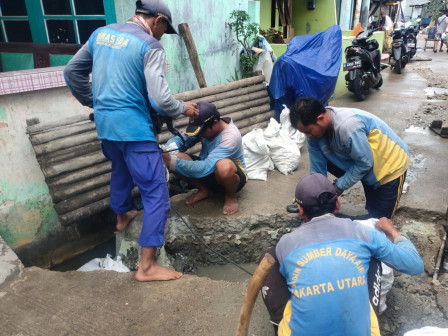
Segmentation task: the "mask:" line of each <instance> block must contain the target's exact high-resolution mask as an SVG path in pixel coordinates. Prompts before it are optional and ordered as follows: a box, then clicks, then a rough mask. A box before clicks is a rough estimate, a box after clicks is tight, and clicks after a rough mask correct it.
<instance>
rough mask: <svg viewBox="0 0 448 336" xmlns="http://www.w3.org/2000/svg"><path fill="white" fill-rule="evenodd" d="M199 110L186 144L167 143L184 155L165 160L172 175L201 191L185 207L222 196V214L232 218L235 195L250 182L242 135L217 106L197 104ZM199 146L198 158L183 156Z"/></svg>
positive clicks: (165, 156) (176, 139) (175, 140)
mask: <svg viewBox="0 0 448 336" xmlns="http://www.w3.org/2000/svg"><path fill="white" fill-rule="evenodd" d="M198 109H199V116H198V117H197V118H196V119H195V120H194V121H190V123H189V124H188V125H187V129H186V131H185V134H186V135H184V136H183V141H182V139H181V138H180V137H174V138H172V139H170V140H169V141H168V142H167V146H170V145H171V144H175V147H177V148H178V149H179V151H180V152H181V153H178V154H177V155H173V154H171V155H170V154H169V153H163V159H164V161H165V164H166V165H167V167H169V168H170V171H172V172H174V173H175V174H176V175H178V176H179V177H180V178H181V179H183V180H185V181H186V182H188V183H189V184H191V185H192V186H194V187H196V188H197V189H198V191H197V192H196V193H195V194H193V195H191V196H189V197H187V198H186V200H185V204H187V205H190V204H193V203H196V202H199V201H200V200H202V199H204V198H207V197H209V196H210V195H211V194H212V193H213V192H221V193H223V194H224V208H223V213H224V215H231V214H234V213H236V212H237V211H238V201H237V198H236V193H237V192H238V191H240V190H241V189H242V188H243V187H244V185H245V184H246V180H247V176H246V165H245V163H244V153H243V146H242V138H241V133H240V131H239V130H238V128H237V127H236V126H235V124H234V123H233V121H232V120H231V119H230V118H227V117H223V118H221V116H220V114H219V112H218V110H217V109H216V107H215V105H213V104H210V103H207V102H198ZM198 142H201V145H202V149H201V153H200V154H199V157H195V156H191V155H188V154H186V153H184V152H185V151H187V150H188V149H189V148H191V147H192V146H194V145H195V144H196V143H198Z"/></svg>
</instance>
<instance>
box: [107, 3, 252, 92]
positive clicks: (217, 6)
mask: <svg viewBox="0 0 448 336" xmlns="http://www.w3.org/2000/svg"><path fill="white" fill-rule="evenodd" d="M166 3H167V4H168V6H169V7H170V10H171V15H172V19H173V23H174V25H175V26H176V27H177V25H178V24H179V23H188V26H189V28H190V31H191V34H192V36H193V39H194V41H195V44H196V49H197V52H198V55H199V62H200V64H201V67H202V71H203V73H204V77H205V81H206V83H207V86H212V85H216V84H222V83H226V82H227V81H228V80H230V78H231V76H232V75H233V73H234V69H235V68H236V67H237V66H238V52H239V50H240V48H239V45H238V44H237V43H236V40H235V39H234V37H233V33H232V32H231V30H230V29H229V28H228V26H227V22H228V21H229V17H230V13H231V12H232V11H233V10H235V9H240V10H245V11H248V1H241V0H214V1H204V0H191V1H184V0H166ZM134 9H135V1H130V0H116V1H115V10H116V15H117V21H118V22H125V21H126V20H127V19H128V18H129V17H131V16H132V15H133V14H134ZM210 18H213V19H210ZM161 43H162V45H163V47H164V48H165V51H166V55H167V59H168V61H169V64H170V71H169V72H168V74H167V80H168V84H169V86H170V89H171V91H172V92H173V93H177V92H183V91H188V90H193V89H198V88H199V85H198V83H197V80H196V76H195V74H194V71H193V67H192V65H191V62H190V58H189V55H188V52H187V49H186V47H185V43H184V41H183V39H182V38H181V37H180V36H177V35H164V36H163V37H162V40H161Z"/></svg>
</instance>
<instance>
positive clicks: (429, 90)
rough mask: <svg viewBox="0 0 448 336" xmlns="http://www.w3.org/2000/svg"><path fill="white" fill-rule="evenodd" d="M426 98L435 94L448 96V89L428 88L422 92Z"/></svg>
mask: <svg viewBox="0 0 448 336" xmlns="http://www.w3.org/2000/svg"><path fill="white" fill-rule="evenodd" d="M423 92H424V93H425V94H426V95H427V96H434V95H436V94H448V89H446V88H438V87H428V88H426V89H424V90H423Z"/></svg>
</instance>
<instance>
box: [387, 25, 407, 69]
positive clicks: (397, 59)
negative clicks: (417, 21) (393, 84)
mask: <svg viewBox="0 0 448 336" xmlns="http://www.w3.org/2000/svg"><path fill="white" fill-rule="evenodd" d="M404 33H405V29H401V28H399V29H395V30H394V31H393V32H392V33H390V36H392V37H393V40H392V51H391V53H390V56H389V64H390V66H391V67H392V70H393V71H394V72H395V73H397V74H401V69H403V68H404V67H405V66H406V64H407V63H408V62H409V52H408V47H407V45H406V43H405V41H404V38H405V35H404Z"/></svg>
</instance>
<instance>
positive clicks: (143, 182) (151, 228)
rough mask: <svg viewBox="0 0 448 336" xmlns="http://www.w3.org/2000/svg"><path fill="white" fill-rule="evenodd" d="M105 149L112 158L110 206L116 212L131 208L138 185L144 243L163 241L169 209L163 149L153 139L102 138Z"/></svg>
mask: <svg viewBox="0 0 448 336" xmlns="http://www.w3.org/2000/svg"><path fill="white" fill-rule="evenodd" d="M101 145H102V148H103V153H104V155H105V156H106V158H108V159H109V160H110V161H111V162H112V176H111V179H110V207H111V208H112V210H113V211H114V212H115V213H116V214H120V213H124V212H127V211H129V210H131V209H132V207H133V205H132V195H131V192H132V188H133V187H134V183H135V184H136V185H137V186H138V189H139V191H140V195H141V197H142V202H143V207H144V210H143V226H142V230H141V233H140V237H139V239H138V244H139V245H140V246H142V247H159V246H162V245H163V235H164V230H165V223H166V219H167V217H168V213H169V211H170V198H169V192H168V186H167V183H166V175H165V166H164V164H163V160H162V155H161V153H162V150H161V149H160V148H159V146H158V144H157V143H156V142H153V141H109V140H102V144H101Z"/></svg>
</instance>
